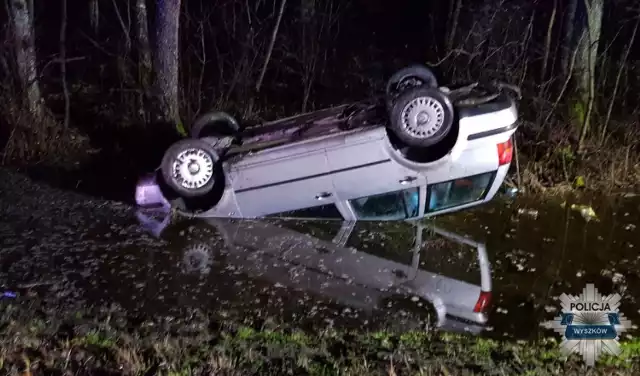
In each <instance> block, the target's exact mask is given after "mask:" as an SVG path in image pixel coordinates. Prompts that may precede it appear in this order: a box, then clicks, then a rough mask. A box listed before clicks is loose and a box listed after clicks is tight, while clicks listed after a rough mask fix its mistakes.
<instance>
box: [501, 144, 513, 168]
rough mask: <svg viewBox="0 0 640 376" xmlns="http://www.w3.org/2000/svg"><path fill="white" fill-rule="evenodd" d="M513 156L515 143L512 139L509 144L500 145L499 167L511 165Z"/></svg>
mask: <svg viewBox="0 0 640 376" xmlns="http://www.w3.org/2000/svg"><path fill="white" fill-rule="evenodd" d="M512 156H513V142H511V138H509V140H508V141H507V142H503V143H501V144H498V165H500V166H504V165H506V164H509V163H511V157H512Z"/></svg>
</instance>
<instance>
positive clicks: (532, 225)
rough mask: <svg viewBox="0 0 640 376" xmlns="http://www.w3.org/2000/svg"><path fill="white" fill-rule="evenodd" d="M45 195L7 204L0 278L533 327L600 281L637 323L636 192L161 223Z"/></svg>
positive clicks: (313, 312)
mask: <svg viewBox="0 0 640 376" xmlns="http://www.w3.org/2000/svg"><path fill="white" fill-rule="evenodd" d="M47 197H48V200H49V205H51V207H50V208H49V209H47V208H48V207H43V206H42V205H44V204H43V202H40V203H39V204H38V205H40V206H39V209H38V210H39V211H38V215H37V216H36V215H34V214H29V215H24V211H20V210H17V209H12V208H11V207H10V206H9V205H3V208H2V211H3V213H5V214H6V215H3V216H2V218H3V219H0V235H2V239H3V241H2V243H3V244H2V250H0V286H2V288H3V290H7V291H13V292H17V297H15V298H11V299H17V301H20V300H21V299H28V298H27V297H28V296H29V295H30V294H38V295H42V296H45V297H46V298H47V299H49V300H51V301H55V302H58V303H59V304H67V305H69V307H74V306H76V307H77V306H87V305H93V306H110V305H113V304H117V305H118V306H121V307H123V308H125V309H127V310H128V311H130V312H131V313H132V314H135V315H164V316H171V315H178V314H181V312H183V311H184V310H185V309H189V308H199V309H204V310H207V311H210V312H220V313H221V314H237V315H242V316H246V317H257V318H260V317H266V316H273V315H275V316H278V317H281V318H283V319H286V320H290V321H296V322H300V323H301V324H304V325H306V324H309V325H315V324H318V323H322V325H328V326H347V327H358V328H361V327H363V328H364V327H371V328H376V327H380V326H388V325H394V326H398V327H400V328H412V329H416V328H424V329H429V328H439V329H441V330H446V331H457V332H460V331H463V332H464V331H467V332H471V333H474V334H478V335H483V336H489V337H504V336H507V337H513V338H519V339H531V338H535V337H539V336H546V335H552V332H550V331H547V330H543V329H541V328H540V323H541V322H543V321H546V320H550V319H553V317H554V316H555V315H557V310H558V309H559V308H560V304H559V302H558V301H557V300H556V299H557V297H558V296H559V295H560V294H562V293H567V294H578V293H579V292H580V291H581V290H582V288H584V286H585V284H586V283H594V284H595V286H596V288H598V290H599V291H600V292H601V293H602V294H609V293H614V292H615V293H620V294H621V295H622V306H621V312H622V313H623V314H624V315H625V316H626V317H627V318H628V319H630V320H631V321H632V323H640V317H639V316H640V315H639V311H638V310H639V309H640V306H639V304H638V302H637V299H636V295H637V294H634V292H637V291H640V278H639V276H638V270H640V268H639V266H640V265H639V262H640V256H638V250H637V248H636V246H640V244H636V243H638V240H640V237H639V236H638V233H637V231H638V230H637V229H636V227H635V225H636V224H638V223H640V200H636V199H627V200H625V201H622V202H621V203H618V204H615V205H613V206H611V205H605V204H602V203H601V205H600V206H599V207H598V206H596V207H594V210H595V211H596V212H597V213H598V217H599V221H590V222H586V221H585V220H584V218H582V217H581V215H580V213H578V212H575V211H571V210H570V209H565V208H562V207H561V206H560V205H558V204H551V203H550V204H540V203H536V202H529V201H527V199H525V198H519V199H517V200H516V202H515V203H511V204H509V203H504V202H494V203H493V204H491V205H487V206H484V207H481V208H478V209H475V210H472V211H468V212H464V213H458V214H454V215H448V216H442V217H437V218H435V219H430V220H425V221H423V222H422V223H421V224H420V225H417V224H411V223H366V222H361V223H345V222H342V221H283V220H268V221H225V220H213V219H212V220H208V221H204V220H194V221H182V222H180V223H176V224H172V225H170V226H168V227H166V228H162V227H158V228H155V229H153V230H152V229H150V228H149V226H148V225H147V226H146V227H145V226H142V225H141V224H140V222H139V220H138V219H137V218H136V213H135V212H134V211H133V210H131V209H128V208H126V207H117V208H113V207H109V206H98V207H96V206H95V205H94V206H93V210H90V206H83V205H69V206H68V207H67V206H64V205H59V204H55V203H59V201H57V200H58V199H57V198H56V197H55V196H51V195H49V196H47ZM41 201H46V200H44V199H43V200H41ZM529 210H535V211H536V215H527V212H528V211H529ZM160 219H161V218H160ZM488 303H490V304H488ZM627 334H637V330H635V331H631V332H627Z"/></svg>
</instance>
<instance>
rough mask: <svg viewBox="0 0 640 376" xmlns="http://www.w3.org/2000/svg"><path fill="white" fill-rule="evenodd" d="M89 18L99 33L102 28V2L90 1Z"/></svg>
mask: <svg viewBox="0 0 640 376" xmlns="http://www.w3.org/2000/svg"><path fill="white" fill-rule="evenodd" d="M89 20H90V21H91V28H92V29H93V32H94V33H95V34H98V29H99V28H100V4H99V1H98V0H90V1H89Z"/></svg>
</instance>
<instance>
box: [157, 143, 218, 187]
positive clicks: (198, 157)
mask: <svg viewBox="0 0 640 376" xmlns="http://www.w3.org/2000/svg"><path fill="white" fill-rule="evenodd" d="M183 153H191V154H192V155H191V158H194V159H193V160H194V161H196V163H198V171H197V172H194V173H200V171H202V169H203V168H204V169H206V170H205V172H204V173H203V175H202V179H201V180H200V181H193V182H192V184H191V185H192V186H193V187H188V186H185V185H183V183H182V181H183V180H184V179H181V178H180V175H181V173H180V171H174V163H175V162H176V161H177V160H178V158H179V157H180V158H181V159H184V158H189V157H188V156H186V155H181V154H183ZM218 160H219V158H218V154H217V153H216V152H215V150H214V149H213V147H212V146H211V145H210V144H209V143H207V142H205V141H203V140H199V139H184V140H180V141H178V142H176V143H174V144H173V145H171V146H170V147H169V148H168V149H167V151H166V152H165V153H164V157H163V158H162V164H161V165H160V169H161V171H162V178H163V180H164V182H165V183H166V184H167V186H168V187H169V188H170V189H171V190H173V191H174V192H175V193H176V194H178V195H179V196H181V197H184V198H194V197H202V196H204V195H206V194H208V193H209V192H211V191H212V190H213V188H214V186H215V185H216V180H219V179H217V178H219V175H218V174H216V170H217V163H218ZM184 163H186V162H184V161H183V164H184ZM185 168H188V167H187V166H185ZM182 172H183V173H189V171H184V170H183V171H182ZM189 177H190V178H194V179H195V177H193V176H192V175H189ZM202 180H205V181H204V182H203V181H202ZM185 184H187V185H189V184H188V183H185Z"/></svg>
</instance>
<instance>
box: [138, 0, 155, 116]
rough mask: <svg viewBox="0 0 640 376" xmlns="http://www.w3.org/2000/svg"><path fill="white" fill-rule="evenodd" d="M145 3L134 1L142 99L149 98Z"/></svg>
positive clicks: (150, 64)
mask: <svg viewBox="0 0 640 376" xmlns="http://www.w3.org/2000/svg"><path fill="white" fill-rule="evenodd" d="M147 17H148V12H147V2H146V1H145V0H136V38H137V40H136V42H137V44H138V64H139V65H138V74H139V79H140V84H141V85H142V90H143V97H144V98H145V99H148V98H149V96H150V92H149V90H150V82H151V70H152V69H153V68H152V63H151V48H150V46H149V25H148V22H147ZM142 107H143V108H142V111H143V112H145V107H146V106H145V105H144V100H143V101H142Z"/></svg>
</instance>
